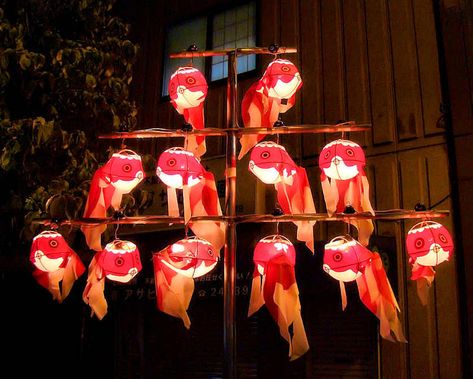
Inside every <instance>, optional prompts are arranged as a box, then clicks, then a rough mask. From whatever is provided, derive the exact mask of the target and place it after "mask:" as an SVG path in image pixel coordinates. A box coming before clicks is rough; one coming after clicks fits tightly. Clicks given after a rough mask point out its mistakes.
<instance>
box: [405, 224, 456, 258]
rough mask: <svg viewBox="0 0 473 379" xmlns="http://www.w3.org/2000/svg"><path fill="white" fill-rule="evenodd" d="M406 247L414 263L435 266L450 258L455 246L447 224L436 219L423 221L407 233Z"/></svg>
mask: <svg viewBox="0 0 473 379" xmlns="http://www.w3.org/2000/svg"><path fill="white" fill-rule="evenodd" d="M406 248H407V253H408V255H409V257H410V259H411V260H412V262H413V263H416V264H418V265H421V266H429V267H435V266H437V265H439V264H440V263H443V262H445V261H448V260H449V259H450V257H451V255H452V253H453V249H454V246H453V240H452V237H451V236H450V233H449V232H448V230H447V228H445V226H443V225H442V224H440V223H438V222H435V221H422V222H419V223H417V224H416V225H414V226H413V227H412V228H411V229H410V230H409V232H408V233H407V238H406Z"/></svg>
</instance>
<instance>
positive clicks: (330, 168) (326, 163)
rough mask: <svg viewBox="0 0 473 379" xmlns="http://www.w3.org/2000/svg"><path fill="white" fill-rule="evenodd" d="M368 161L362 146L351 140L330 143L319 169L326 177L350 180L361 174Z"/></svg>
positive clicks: (320, 159)
mask: <svg viewBox="0 0 473 379" xmlns="http://www.w3.org/2000/svg"><path fill="white" fill-rule="evenodd" d="M365 163H366V161H365V156H364V153H363V150H362V148H361V146H360V145H358V144H357V143H355V142H352V141H349V140H336V141H332V142H330V143H328V144H327V145H325V147H324V148H323V149H322V151H321V153H320V156H319V167H320V168H321V169H322V170H323V172H324V173H325V175H326V176H328V177H329V178H331V179H336V180H350V179H353V178H354V177H356V176H357V175H359V174H360V171H361V169H362V167H364V165H365Z"/></svg>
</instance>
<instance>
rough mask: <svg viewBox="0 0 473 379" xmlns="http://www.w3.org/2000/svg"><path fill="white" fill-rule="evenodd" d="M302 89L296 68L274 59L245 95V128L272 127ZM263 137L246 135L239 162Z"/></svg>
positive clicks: (243, 114) (285, 61)
mask: <svg viewBox="0 0 473 379" xmlns="http://www.w3.org/2000/svg"><path fill="white" fill-rule="evenodd" d="M301 86H302V79H301V76H300V74H299V71H298V69H297V67H296V66H295V65H294V64H293V63H292V62H290V61H288V60H287V59H275V60H273V61H272V62H271V63H270V64H269V65H268V67H267V68H266V70H265V72H264V74H263V76H262V77H261V79H260V80H258V81H257V82H256V83H254V84H253V85H252V86H251V87H250V88H249V89H248V90H247V91H246V93H245V96H244V97H243V100H242V103H241V113H242V119H243V124H244V125H245V127H246V128H252V127H253V128H259V127H266V128H271V127H273V125H274V123H275V122H276V121H277V120H278V118H279V115H280V114H281V113H285V112H287V111H288V110H289V109H290V108H292V106H293V105H294V104H295V102H296V92H297V91H298V90H299V89H300V88H301ZM263 138H264V135H258V134H243V135H242V136H241V137H240V143H241V150H240V154H239V156H238V159H241V158H243V156H245V154H246V153H247V152H248V151H250V150H251V148H253V146H255V145H256V144H257V143H258V142H259V141H261V140H262V139H263Z"/></svg>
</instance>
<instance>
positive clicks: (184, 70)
mask: <svg viewBox="0 0 473 379" xmlns="http://www.w3.org/2000/svg"><path fill="white" fill-rule="evenodd" d="M207 90H208V86H207V81H206V80H205V77H204V75H202V73H201V72H200V71H199V70H197V69H196V68H194V67H179V68H178V69H177V71H176V72H174V74H172V75H171V79H170V80H169V96H170V98H171V100H172V102H173V105H175V106H176V107H179V108H181V109H189V108H194V107H197V106H199V105H200V104H201V103H202V102H203V101H204V100H205V97H206V96H207Z"/></svg>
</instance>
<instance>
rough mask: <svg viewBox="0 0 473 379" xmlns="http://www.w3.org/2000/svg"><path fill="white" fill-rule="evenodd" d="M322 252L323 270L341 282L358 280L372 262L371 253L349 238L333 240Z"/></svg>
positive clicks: (343, 237) (340, 237) (342, 237)
mask: <svg viewBox="0 0 473 379" xmlns="http://www.w3.org/2000/svg"><path fill="white" fill-rule="evenodd" d="M324 250H325V251H324V263H323V266H322V268H323V270H324V271H325V272H326V273H327V274H329V275H330V276H331V277H332V278H334V279H337V280H339V281H342V282H351V281H354V280H356V279H358V278H359V277H360V276H361V275H362V274H363V272H364V270H365V267H366V265H368V264H370V262H371V261H372V254H371V252H369V250H367V249H366V248H364V247H363V246H362V245H361V244H360V243H359V242H358V241H357V240H355V239H353V238H352V237H350V236H339V237H335V238H333V239H332V240H331V241H330V242H329V243H327V244H326V245H325V249H324Z"/></svg>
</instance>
